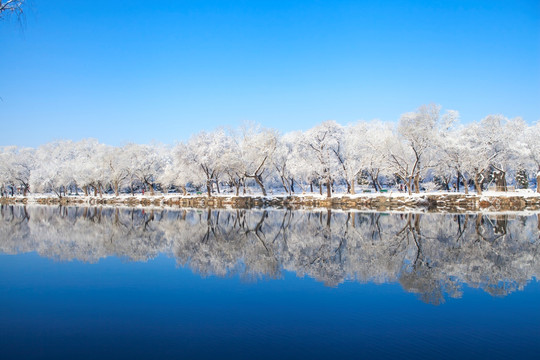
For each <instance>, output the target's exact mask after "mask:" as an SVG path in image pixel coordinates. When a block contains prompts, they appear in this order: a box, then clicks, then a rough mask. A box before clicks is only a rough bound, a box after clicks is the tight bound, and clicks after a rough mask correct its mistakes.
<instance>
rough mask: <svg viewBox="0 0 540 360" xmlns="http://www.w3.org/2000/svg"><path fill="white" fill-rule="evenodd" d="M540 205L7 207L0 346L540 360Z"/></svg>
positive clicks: (86, 353) (202, 354)
mask: <svg viewBox="0 0 540 360" xmlns="http://www.w3.org/2000/svg"><path fill="white" fill-rule="evenodd" d="M539 218H540V215H538V214H536V213H514V214H497V213H495V214H435V213H377V212H346V211H335V210H327V209H321V210H296V211H292V210H284V209H253V210H226V209H223V210H215V209H213V210H200V209H165V210H164V209H143V208H114V207H102V208H101V207H52V206H51V207H47V206H31V207H23V206H2V207H1V208H0V294H1V296H0V356H1V358H3V359H4V358H5V359H21V358H36V359H48V358H50V359H53V358H54V359H58V358H70V359H71V358H77V359H82V358H87V359H96V358H114V359H133V358H165V357H166V358H186V359H191V358H207V359H215V358H241V359H243V358H249V359H266V358H280V359H289V358H290V359H297V358H311V359H319V358H320V359H326V358H350V359H358V358H374V357H376V358H389V359H390V358H392V359H393V358H409V357H414V358H416V359H434V358H437V359H441V358H442V359H444V358H471V359H472V358H474V359H478V358H490V359H496V358H523V359H526V358H531V359H533V358H537V357H538V354H539V352H540V284H539V283H538V281H537V278H538V275H539V273H540V224H539Z"/></svg>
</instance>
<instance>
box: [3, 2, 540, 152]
mask: <svg viewBox="0 0 540 360" xmlns="http://www.w3.org/2000/svg"><path fill="white" fill-rule="evenodd" d="M0 97H1V98H2V100H1V101H0V124H1V128H2V131H1V132H0V145H9V144H15V145H23V146H38V145H40V144H43V143H45V142H48V141H51V140H55V139H73V140H78V139H81V138H85V137H94V138H97V139H99V140H100V141H102V142H105V143H108V144H112V145H120V144H123V143H125V142H129V141H133V142H138V143H148V142H150V141H154V140H155V141H159V142H165V143H174V142H175V141H177V140H184V139H187V138H189V136H190V135H191V134H193V133H196V132H198V131H200V130H210V129H213V128H215V127H218V126H238V125H240V124H242V123H243V122H244V121H254V122H258V123H261V124H262V125H264V126H269V127H274V128H277V129H279V130H280V131H282V132H286V131H290V130H303V129H308V128H310V127H312V126H314V125H315V124H317V123H319V122H321V121H324V120H329V119H334V120H336V121H338V122H340V123H343V124H345V123H349V122H353V121H356V120H359V119H364V120H370V119H374V118H378V119H382V120H384V121H396V120H397V119H398V118H399V115H400V114H401V113H404V112H407V111H412V110H415V109H416V108H417V107H418V106H420V105H422V104H426V103H431V102H434V103H437V104H441V105H442V106H443V107H444V108H446V109H456V110H459V111H460V113H461V116H462V121H464V122H469V121H475V120H479V119H481V118H482V117H484V116H486V115H487V114H492V113H502V114H504V115H506V116H508V117H515V116H521V117H523V118H524V119H525V120H526V121H528V122H529V123H532V122H535V121H537V120H538V119H540V2H539V1H537V0H534V1H496V0H489V1H384V2H378V1H322V0H319V1H291V0H289V1H280V0H273V1H241V0H235V1H202V0H201V1H172V0H171V1H167V0H165V1H159V2H149V1H139V0H130V1H102V0H98V1H67V0H58V1H44V0H32V1H30V2H29V3H28V6H27V16H26V21H25V24H24V25H23V26H22V27H21V26H20V25H19V24H18V23H17V22H16V21H14V20H13V19H11V20H8V21H3V22H1V23H0Z"/></svg>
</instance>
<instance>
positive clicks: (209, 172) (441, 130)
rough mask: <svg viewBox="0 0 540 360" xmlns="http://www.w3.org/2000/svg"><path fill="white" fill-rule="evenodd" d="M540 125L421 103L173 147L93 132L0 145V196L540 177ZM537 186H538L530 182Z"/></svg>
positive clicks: (481, 182) (408, 185)
mask: <svg viewBox="0 0 540 360" xmlns="http://www.w3.org/2000/svg"><path fill="white" fill-rule="evenodd" d="M538 139H540V122H537V123H536V124H535V125H532V126H531V125H528V124H527V123H525V122H524V121H523V120H522V119H520V118H514V119H508V118H506V117H504V116H502V115H489V116H487V117H485V118H484V119H482V120H480V121H478V122H473V123H470V124H460V122H459V114H458V112H457V111H453V110H449V111H446V112H442V111H441V107H440V106H438V105H433V104H431V105H424V106H421V107H420V108H419V109H418V110H417V111H415V112H410V113H405V114H403V115H402V116H401V117H400V119H399V121H398V122H397V123H395V124H388V123H383V122H380V121H370V122H357V123H354V124H350V125H346V126H342V125H340V124H338V123H336V122H335V121H326V122H323V123H321V124H319V125H317V126H315V127H313V128H312V129H309V130H307V131H296V132H289V133H286V134H283V135H280V134H279V133H278V131H277V130H275V129H268V128H262V127H260V126H257V125H250V126H243V127H241V128H239V129H234V130H227V129H222V128H220V129H216V130H214V131H211V132H206V131H202V132H200V133H198V134H196V135H194V136H192V137H191V138H190V139H189V140H188V141H187V142H179V143H177V144H176V145H174V146H173V145H163V144H151V145H139V144H127V145H124V146H121V147H115V146H108V145H105V144H101V143H99V142H98V141H97V140H94V139H85V140H81V141H78V142H74V141H56V142H52V143H48V144H45V145H42V146H40V147H38V148H36V149H34V148H21V147H16V146H8V147H4V148H1V149H0V151H1V152H0V190H1V193H2V196H9V195H15V194H16V193H21V194H24V195H26V194H27V193H28V192H29V191H31V192H33V193H51V192H53V193H55V194H57V195H58V196H64V195H67V194H70V193H74V194H85V195H89V194H94V195H98V194H102V193H103V192H110V193H115V194H116V195H118V194H119V193H121V192H130V193H132V194H134V193H135V192H137V191H142V192H144V191H148V192H149V193H151V194H154V193H155V192H156V191H160V192H169V191H171V190H178V191H182V192H183V193H184V194H187V193H188V192H193V191H197V192H206V193H207V194H208V195H209V196H210V195H212V194H214V193H220V192H223V191H224V190H225V191H228V192H231V191H232V192H234V193H235V194H236V195H240V194H244V193H246V192H249V191H260V192H261V193H262V194H263V195H265V196H266V195H267V189H269V188H271V189H273V190H277V189H278V188H279V189H280V191H282V192H284V193H287V194H293V193H299V192H300V193H303V192H314V191H315V192H316V191H318V192H320V193H321V194H323V192H324V193H326V195H327V196H328V197H330V196H332V193H333V192H335V191H343V192H345V191H346V192H347V193H349V194H354V193H355V192H356V191H357V189H358V186H359V185H361V186H362V189H366V188H367V187H371V188H372V189H373V191H381V190H383V189H384V188H389V187H394V188H397V189H399V190H403V191H408V193H409V194H412V193H413V192H417V193H418V192H420V191H424V190H427V191H431V190H437V189H439V190H447V191H448V190H455V191H464V192H465V193H468V191H469V189H470V188H473V189H475V191H476V192H477V193H479V194H481V193H482V191H483V190H485V189H486V188H491V187H494V188H495V189H496V190H499V191H506V190H507V189H508V188H509V186H514V187H519V188H528V187H529V186H531V185H533V186H536V188H537V190H538V186H537V184H538V183H539V182H540V141H539V140H538ZM535 184H536V185H535Z"/></svg>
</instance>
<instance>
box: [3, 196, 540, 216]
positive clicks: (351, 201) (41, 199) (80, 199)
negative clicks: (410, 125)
mask: <svg viewBox="0 0 540 360" xmlns="http://www.w3.org/2000/svg"><path fill="white" fill-rule="evenodd" d="M0 204H2V205H66V206H67V205H69V206H78V205H83V206H84V205H90V206H101V205H107V206H130V207H137V206H142V207H149V206H152V207H175V208H178V207H180V208H204V209H206V208H216V209H219V208H233V209H251V208H287V209H305V208H327V209H342V210H349V209H350V210H376V211H387V210H410V209H412V210H422V211H427V212H451V213H455V212H468V211H526V210H532V211H538V210H540V194H537V193H530V192H529V193H508V192H507V193H493V192H491V193H487V194H483V195H480V196H479V195H477V194H469V195H465V194H463V193H424V194H422V193H420V194H413V195H411V196H409V195H406V194H402V193H388V194H379V193H374V194H356V195H346V194H343V195H341V194H339V195H335V196H334V197H332V198H326V197H324V196H320V195H313V194H310V195H292V196H286V195H273V196H266V197H263V196H257V195H247V196H231V195H217V196H210V197H208V196H204V195H186V196H182V195H176V194H175V195H170V194H167V195H165V194H156V195H140V194H138V195H135V196H132V195H120V196H114V195H104V196H101V197H99V196H80V195H79V196H77V195H68V196H65V197H62V198H59V197H57V196H47V195H42V196H40V195H34V196H26V197H25V196H14V197H2V198H0Z"/></svg>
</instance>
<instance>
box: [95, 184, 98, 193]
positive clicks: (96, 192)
mask: <svg viewBox="0 0 540 360" xmlns="http://www.w3.org/2000/svg"><path fill="white" fill-rule="evenodd" d="M97 190H98V189H97V186H95V185H94V196H97Z"/></svg>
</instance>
